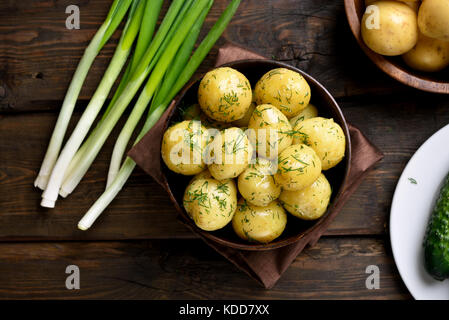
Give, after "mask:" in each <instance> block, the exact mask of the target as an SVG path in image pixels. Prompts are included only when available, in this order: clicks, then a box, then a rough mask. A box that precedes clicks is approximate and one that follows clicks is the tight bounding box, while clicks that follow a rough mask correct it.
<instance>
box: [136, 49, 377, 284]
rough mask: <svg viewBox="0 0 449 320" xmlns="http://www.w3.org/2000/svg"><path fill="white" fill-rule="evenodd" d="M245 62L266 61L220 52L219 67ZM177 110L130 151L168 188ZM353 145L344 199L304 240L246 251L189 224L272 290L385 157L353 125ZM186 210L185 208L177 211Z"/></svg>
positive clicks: (243, 51)
mask: <svg viewBox="0 0 449 320" xmlns="http://www.w3.org/2000/svg"><path fill="white" fill-rule="evenodd" d="M244 59H265V57H262V56H260V55H258V54H256V53H253V52H251V51H248V50H246V49H243V48H240V47H237V46H235V45H233V44H227V45H225V46H223V47H222V48H220V49H219V52H218V57H217V62H216V65H217V66H218V65H222V64H225V63H228V62H231V61H236V60H244ZM173 108H174V103H172V104H171V105H170V107H169V108H168V110H167V111H166V112H165V113H164V115H163V116H162V117H161V119H160V120H159V121H158V123H157V124H156V125H155V126H154V127H153V128H152V129H151V130H150V131H149V132H148V133H147V134H146V135H145V136H144V137H143V138H142V140H141V141H140V142H139V143H138V144H137V145H136V146H135V147H134V148H133V149H131V151H130V152H129V156H130V157H131V158H132V159H134V161H135V162H136V163H137V164H138V165H139V166H140V167H141V168H142V169H143V170H145V172H147V173H148V174H150V175H151V176H152V177H153V178H154V179H155V180H156V181H157V182H158V183H159V184H161V185H162V186H163V187H164V188H166V180H165V177H164V176H163V174H162V170H161V163H160V160H161V159H160V156H159V153H160V147H161V137H162V134H163V132H162V130H163V128H164V124H165V122H166V120H167V118H168V116H169V115H170V113H171V111H172V110H173ZM349 131H350V135H351V144H352V161H351V171H350V172H349V176H348V179H347V182H346V186H345V189H344V191H343V193H342V195H341V197H340V200H339V202H338V203H337V204H335V206H334V210H333V211H332V212H331V213H330V214H329V216H328V219H326V221H325V222H324V223H323V224H322V225H321V226H320V228H319V229H317V230H316V231H315V232H313V233H310V234H309V235H308V236H306V237H303V238H301V239H300V240H298V241H297V242H296V243H293V244H290V245H288V246H285V247H282V248H279V249H273V250H269V251H244V250H237V249H233V248H229V247H225V246H222V245H221V244H218V243H216V242H215V241H212V240H210V239H207V238H205V237H204V236H202V235H201V234H199V233H197V232H196V231H195V230H194V229H192V228H190V226H189V225H188V224H187V223H185V221H184V220H183V219H184V218H182V217H181V216H179V218H180V220H181V221H182V222H184V223H185V224H186V225H187V226H188V227H189V228H190V229H191V230H192V231H193V232H195V233H197V234H198V235H199V236H200V237H201V238H202V239H203V240H204V241H205V242H206V243H207V244H208V245H209V246H211V247H212V248H214V249H215V250H216V251H217V252H218V253H220V254H221V255H223V256H224V257H225V258H227V259H228V260H230V261H231V262H232V263H233V264H234V265H236V266H237V267H238V268H239V269H241V270H243V271H244V272H246V273H247V274H248V275H249V276H251V277H252V278H254V279H255V280H257V281H258V282H259V283H261V284H262V285H263V286H265V288H272V287H273V286H274V285H275V284H276V282H277V281H278V280H279V278H280V277H281V275H282V274H283V273H284V272H285V270H287V268H288V267H289V266H290V264H291V263H292V262H293V260H295V258H296V257H297V256H298V254H299V253H301V251H302V250H303V249H304V247H305V246H306V245H307V244H309V245H311V246H313V245H314V244H315V243H316V242H317V241H318V239H319V238H320V237H321V236H322V235H323V233H324V232H325V231H326V230H327V228H328V226H329V224H330V223H331V222H332V220H333V219H334V218H335V216H336V215H337V214H338V213H339V212H340V210H341V208H342V207H343V206H344V204H345V202H346V201H347V200H348V198H349V197H350V196H351V194H352V193H353V192H354V191H355V190H356V189H357V187H358V186H359V185H360V183H361V182H362V180H363V179H364V178H365V176H366V174H367V173H368V171H369V170H370V169H371V168H372V167H373V166H374V165H375V164H376V163H377V162H378V161H380V160H381V159H382V158H383V154H382V153H381V152H380V151H379V150H378V149H377V148H376V147H375V146H374V145H373V144H371V143H370V142H369V141H368V139H367V138H366V137H365V136H364V135H363V134H362V133H361V132H360V130H359V129H357V128H355V127H353V126H351V125H349ZM177 209H178V210H182V209H181V208H179V207H178V208H177Z"/></svg>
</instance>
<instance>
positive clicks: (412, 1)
mask: <svg viewBox="0 0 449 320" xmlns="http://www.w3.org/2000/svg"><path fill="white" fill-rule="evenodd" d="M377 1H379V0H365V7H368V6H369V5H372V4H373V3H374V2H377ZM396 1H399V2H403V3H405V4H406V5H408V6H409V7H410V8H412V9H413V10H415V12H418V8H419V5H420V2H419V0H396Z"/></svg>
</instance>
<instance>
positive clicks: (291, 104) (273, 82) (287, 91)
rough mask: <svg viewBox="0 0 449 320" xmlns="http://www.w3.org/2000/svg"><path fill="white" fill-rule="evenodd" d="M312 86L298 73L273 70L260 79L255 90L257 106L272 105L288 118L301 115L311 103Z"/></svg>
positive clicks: (281, 69)
mask: <svg viewBox="0 0 449 320" xmlns="http://www.w3.org/2000/svg"><path fill="white" fill-rule="evenodd" d="M310 97H311V93H310V86H309V84H308V83H307V81H306V79H304V77H303V76H302V75H300V74H299V73H298V72H295V71H292V70H289V69H286V68H277V69H273V70H271V71H269V72H267V73H266V74H264V75H263V76H262V78H260V80H259V81H258V82H257V84H256V87H255V88H254V99H255V100H256V103H257V105H261V104H271V105H273V106H275V107H276V108H278V109H279V110H281V111H282V113H283V114H285V115H286V116H287V118H292V117H294V116H296V115H297V114H299V113H300V112H301V111H302V110H304V108H305V107H307V105H308V104H309V102H310Z"/></svg>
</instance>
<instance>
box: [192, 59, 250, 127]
mask: <svg viewBox="0 0 449 320" xmlns="http://www.w3.org/2000/svg"><path fill="white" fill-rule="evenodd" d="M252 97H253V95H252V91H251V85H250V83H249V81H248V79H247V78H246V77H245V76H244V75H243V74H241V73H240V72H238V71H237V70H234V69H232V68H217V69H214V70H212V71H209V72H208V73H207V74H206V75H205V76H204V78H203V79H202V80H201V83H200V86H199V88H198V102H199V104H200V107H201V109H202V110H203V112H204V113H205V114H206V115H207V116H208V117H209V118H211V119H213V120H216V121H220V122H233V121H235V120H238V119H241V118H243V116H244V115H245V114H246V112H247V110H248V108H249V106H250V104H251V101H252Z"/></svg>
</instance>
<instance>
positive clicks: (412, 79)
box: [345, 0, 449, 94]
mask: <svg viewBox="0 0 449 320" xmlns="http://www.w3.org/2000/svg"><path fill="white" fill-rule="evenodd" d="M345 10H346V16H347V18H348V22H349V26H350V27H351V31H352V33H353V34H354V36H355V38H356V40H357V42H358V43H359V45H360V47H361V48H362V50H363V51H364V52H365V53H366V55H367V56H368V57H369V58H370V59H371V61H373V62H374V63H375V64H376V65H377V66H378V67H379V68H380V69H381V70H382V71H384V72H385V73H386V74H388V75H389V76H390V77H392V78H394V79H396V80H398V81H399V82H402V83H403V84H405V85H408V86H410V87H413V88H416V89H420V90H423V91H428V92H435V93H446V94H449V70H448V69H446V70H443V71H440V72H436V73H428V72H419V71H416V70H413V69H411V68H410V67H408V66H407V65H406V64H405V63H404V62H403V61H402V58H401V57H400V56H398V57H386V56H382V55H380V54H378V53H375V52H374V51H372V50H371V49H370V48H368V47H367V46H366V45H365V43H364V42H363V39H362V35H361V32H360V21H361V20H362V16H363V13H364V12H365V1H364V0H345Z"/></svg>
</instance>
